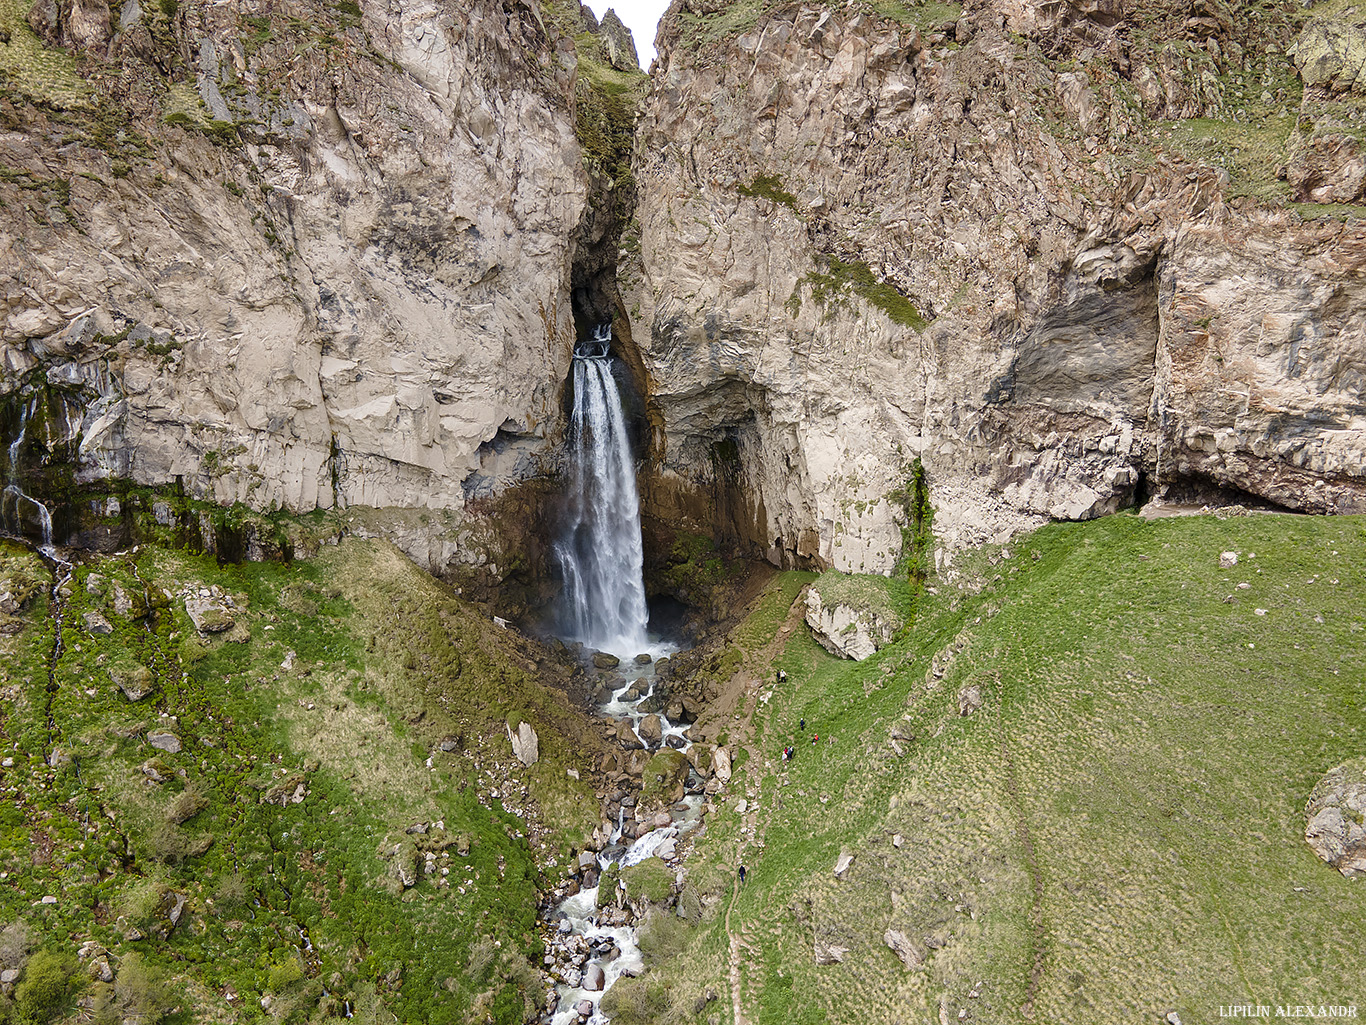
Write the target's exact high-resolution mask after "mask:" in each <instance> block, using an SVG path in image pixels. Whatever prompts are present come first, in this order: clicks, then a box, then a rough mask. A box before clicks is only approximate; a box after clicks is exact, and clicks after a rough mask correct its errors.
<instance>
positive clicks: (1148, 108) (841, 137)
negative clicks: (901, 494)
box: [631, 0, 1366, 571]
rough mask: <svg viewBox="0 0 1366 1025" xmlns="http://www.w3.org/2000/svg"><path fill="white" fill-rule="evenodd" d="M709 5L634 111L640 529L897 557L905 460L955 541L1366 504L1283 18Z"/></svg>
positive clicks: (687, 22) (1352, 296) (1349, 336)
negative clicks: (1152, 503) (1031, 530)
mask: <svg viewBox="0 0 1366 1025" xmlns="http://www.w3.org/2000/svg"><path fill="white" fill-rule="evenodd" d="M720 6H722V5H717V4H715V3H706V2H704V0H679V2H676V3H675V4H674V6H673V7H672V8H671V11H670V14H669V15H668V17H667V18H666V20H665V24H664V28H663V30H662V32H661V37H660V46H661V56H660V63H659V66H658V67H657V70H656V73H655V76H654V78H653V81H652V90H651V93H650V95H649V97H648V99H647V101H646V107H645V111H644V115H643V117H642V119H641V122H640V126H639V129H638V131H639V137H638V145H637V178H638V180H639V182H640V188H641V201H640V211H639V219H640V224H641V245H640V253H641V258H640V263H639V266H638V268H637V270H636V276H637V278H638V281H639V284H638V286H637V288H636V289H635V291H634V293H633V294H632V296H631V301H632V302H633V303H634V304H635V307H636V308H637V309H638V310H639V311H640V314H639V318H638V320H639V321H644V322H645V323H648V324H649V326H650V331H649V334H648V341H642V342H641V348H642V351H643V355H644V362H645V365H646V368H647V372H648V374H649V378H650V380H651V382H652V386H653V394H652V402H653V407H654V410H655V417H656V420H657V423H658V424H659V427H658V428H657V429H656V445H655V449H654V457H655V463H654V467H653V469H654V475H655V479H654V483H653V485H652V487H650V488H649V489H648V490H649V501H650V502H651V506H652V510H653V512H654V513H655V515H657V516H659V517H661V518H664V519H670V520H676V521H678V520H681V521H685V522H687V521H689V520H691V521H692V522H693V523H694V524H695V525H699V526H700V525H705V526H707V527H709V528H711V529H716V530H719V531H722V532H729V533H731V534H732V535H733V536H737V537H740V538H742V539H745V540H748V541H751V542H753V543H755V544H756V545H759V546H762V547H764V548H767V549H769V551H770V553H771V557H772V558H774V559H775V560H776V561H785V562H790V561H792V560H794V559H796V560H800V559H803V558H805V559H810V560H812V561H816V562H819V563H824V564H827V565H832V566H834V567H836V568H840V569H845V570H854V571H858V570H865V571H887V570H889V569H890V568H891V566H892V565H893V563H894V562H895V560H896V559H897V557H898V555H899V554H900V552H901V546H902V540H901V531H900V527H901V525H902V523H903V522H904V520H905V514H904V512H903V510H902V509H901V508H900V507H899V503H898V500H897V497H896V495H897V493H898V491H899V490H903V491H904V489H902V487H901V486H902V485H903V484H904V482H905V481H906V480H907V478H908V477H909V476H910V472H911V464H912V461H913V460H914V459H915V458H916V457H919V458H921V459H922V460H923V463H924V466H925V469H926V471H927V473H928V476H929V480H930V482H931V492H932V495H933V498H934V504H935V506H936V510H937V516H936V521H935V530H936V534H937V535H938V537H939V538H940V540H941V542H946V543H947V544H948V545H950V546H952V545H954V544H958V543H967V542H976V541H982V540H986V539H989V538H992V537H999V536H1001V535H1002V534H1004V533H1006V532H1009V531H1011V530H1013V529H1015V528H1018V527H1021V526H1025V525H1028V524H1031V523H1037V522H1040V521H1042V520H1043V519H1044V518H1046V517H1060V518H1086V517H1091V516H1096V515H1099V514H1102V513H1106V512H1109V511H1113V510H1115V509H1117V508H1119V507H1121V506H1123V505H1125V504H1127V503H1130V502H1132V501H1134V500H1135V498H1136V497H1137V496H1139V495H1141V494H1143V493H1144V492H1152V491H1160V490H1161V489H1164V488H1168V487H1172V486H1175V487H1178V488H1186V487H1189V486H1191V485H1202V486H1208V485H1217V486H1221V487H1227V488H1235V489H1239V490H1242V491H1246V492H1250V493H1252V494H1253V495H1256V496H1259V497H1261V498H1264V499H1266V500H1268V501H1270V502H1275V503H1279V504H1282V505H1286V506H1289V507H1291V508H1296V509H1303V510H1307V511H1359V510H1363V509H1366V480H1363V472H1364V471H1366V431H1363V427H1364V426H1366V406H1363V403H1362V398H1361V389H1362V370H1361V368H1362V365H1363V360H1366V337H1364V336H1363V324H1362V317H1361V313H1360V311H1361V310H1362V309H1363V308H1366V306H1363V302H1362V299H1363V295H1362V291H1361V290H1362V274H1361V271H1362V255H1363V252H1364V251H1366V250H1364V249H1363V241H1366V231H1363V230H1362V229H1360V228H1358V227H1355V226H1350V225H1346V226H1345V225H1343V224H1341V223H1339V222H1336V221H1317V222H1314V223H1304V222H1302V221H1301V219H1300V217H1299V216H1298V215H1297V214H1296V213H1295V212H1293V211H1291V210H1288V209H1285V201H1286V200H1287V199H1290V198H1293V196H1292V195H1291V190H1290V188H1289V186H1287V185H1282V184H1280V183H1279V182H1277V181H1276V178H1275V172H1276V170H1277V167H1276V163H1277V161H1278V160H1280V162H1281V163H1282V164H1284V162H1285V161H1286V160H1287V159H1288V150H1287V148H1286V147H1287V144H1286V143H1285V142H1284V135H1283V134H1277V133H1279V132H1280V131H1281V126H1282V125H1289V124H1292V123H1293V122H1294V119H1295V115H1296V101H1297V100H1298V93H1299V86H1298V83H1297V82H1296V81H1295V79H1294V73H1295V69H1294V66H1293V65H1292V64H1291V62H1290V59H1289V58H1288V57H1287V56H1286V55H1285V47H1286V46H1287V44H1288V43H1289V42H1290V41H1291V38H1292V37H1293V32H1294V31H1295V29H1294V27H1293V25H1292V26H1291V27H1290V28H1289V29H1287V28H1286V26H1287V25H1288V24H1291V21H1292V20H1293V19H1280V20H1277V19H1276V18H1268V19H1267V21H1266V23H1262V22H1259V21H1257V16H1256V15H1255V13H1248V12H1246V11H1243V12H1235V13H1234V14H1229V12H1227V11H1225V12H1224V13H1223V15H1221V16H1216V15H1218V12H1215V13H1213V14H1211V13H1209V12H1204V13H1201V12H1203V11H1204V8H1203V7H1202V8H1200V10H1194V9H1191V8H1188V7H1187V5H1180V8H1179V9H1177V8H1176V7H1175V6H1174V7H1173V8H1172V9H1171V10H1166V9H1165V8H1164V7H1163V6H1162V5H1152V6H1150V7H1148V8H1145V10H1144V12H1142V13H1138V14H1129V15H1127V16H1126V20H1124V21H1122V22H1121V21H1120V16H1119V8H1118V5H1107V4H1062V5H1059V4H1039V3H1034V2H1032V0H1002V2H999V3H975V4H970V5H969V6H968V7H967V8H965V9H964V11H963V13H962V15H961V17H960V16H956V15H955V16H954V17H951V18H947V19H945V20H944V21H942V22H932V21H924V20H921V21H920V23H919V24H917V23H916V20H917V18H922V19H923V18H925V17H928V14H927V13H926V12H927V11H928V9H924V10H921V9H917V8H913V7H907V8H906V17H905V18H903V19H902V20H899V21H898V20H894V19H893V18H889V17H883V16H880V15H878V14H877V13H875V12H873V11H871V10H863V9H860V8H858V7H846V8H844V9H841V10H839V11H830V10H826V9H824V8H820V7H815V6H812V7H802V6H774V7H773V8H771V9H769V10H766V11H764V12H763V13H760V14H758V15H757V16H756V17H754V18H752V19H751V21H750V22H749V23H746V24H742V25H740V26H739V29H738V31H735V32H732V33H731V34H726V32H725V31H724V29H723V25H722V14H721V13H718V8H719V7H720ZM936 10H937V9H936ZM1193 10H1194V13H1192V11H1193ZM1220 10H1222V8H1220ZM1286 10H1287V11H1288V10H1290V8H1289V6H1288V5H1287V8H1286ZM1296 17H1298V18H1299V19H1301V20H1302V19H1303V17H1304V16H1303V15H1297V16H1296ZM728 24H731V25H732V27H733V19H732V23H728ZM1051 57H1064V58H1077V59H1078V61H1077V65H1076V67H1077V68H1078V70H1064V67H1065V65H1056V64H1054V63H1053V62H1052V61H1051V60H1049V59H1048V58H1051ZM1263 83H1270V87H1269V88H1268V89H1267V90H1265V91H1264V89H1263ZM1270 89H1275V90H1276V91H1275V92H1274V93H1273V92H1272V91H1270ZM1305 102H1309V99H1308V98H1306V101H1305ZM1192 117H1204V118H1207V119H1208V120H1206V121H1202V122H1200V123H1199V127H1191V126H1187V125H1183V124H1175V125H1171V124H1161V123H1159V122H1158V121H1157V120H1156V119H1157V118H1192ZM1278 146H1279V147H1281V150H1280V155H1279V156H1278V155H1277V152H1276V147H1278ZM1237 147H1241V149H1239V148H1237ZM1280 171H1281V174H1282V177H1284V176H1285V175H1286V174H1287V173H1288V172H1286V171H1285V169H1284V167H1281V168H1280ZM635 334H636V337H637V338H639V339H645V338H646V337H647V336H646V332H645V331H644V330H643V325H642V324H640V323H637V326H636V332H635Z"/></svg>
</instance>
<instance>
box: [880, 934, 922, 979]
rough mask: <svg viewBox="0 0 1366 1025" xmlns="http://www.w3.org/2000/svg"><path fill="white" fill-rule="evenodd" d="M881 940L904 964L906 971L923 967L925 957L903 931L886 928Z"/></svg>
mask: <svg viewBox="0 0 1366 1025" xmlns="http://www.w3.org/2000/svg"><path fill="white" fill-rule="evenodd" d="M882 942H883V943H885V944H887V949H888V950H890V951H891V952H892V953H893V954H895V955H896V956H897V958H898V959H899V960H900V961H901V963H902V964H903V965H905V966H906V970H907V971H912V970H914V969H916V968H923V967H925V957H924V955H923V954H922V953H921V952H920V948H919V947H917V946H916V945H915V944H914V943H913V942H911V939H910V937H909V936H907V935H906V934H905V933H904V932H899V931H897V930H896V929H888V930H887V931H886V932H884V933H883V934H882Z"/></svg>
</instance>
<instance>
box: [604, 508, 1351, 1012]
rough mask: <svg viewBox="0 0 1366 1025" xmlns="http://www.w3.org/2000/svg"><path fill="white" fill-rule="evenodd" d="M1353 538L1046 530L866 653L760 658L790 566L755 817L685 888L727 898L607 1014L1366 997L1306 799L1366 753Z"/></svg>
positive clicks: (1179, 1006)
mask: <svg viewBox="0 0 1366 1025" xmlns="http://www.w3.org/2000/svg"><path fill="white" fill-rule="evenodd" d="M1364 542H1366V522H1364V521H1363V520H1362V519H1360V518H1351V517H1347V518H1337V519H1315V518H1305V517H1283V516H1250V517H1241V518H1231V519H1228V520H1218V519H1215V518H1212V517H1200V518H1185V519H1169V520H1161V521H1157V522H1145V521H1142V520H1140V519H1137V518H1135V517H1132V516H1117V517H1111V518H1108V519H1105V520H1102V521H1097V522H1093V523H1086V524H1059V525H1054V526H1051V527H1048V528H1046V529H1044V530H1041V531H1039V532H1038V533H1036V534H1035V535H1033V536H1032V537H1030V538H1028V539H1025V540H1023V541H1022V542H1021V543H1020V544H1018V545H1012V546H1011V549H1010V557H1009V558H1006V559H1001V558H1000V555H1001V552H1000V549H994V550H992V552H989V553H987V552H984V553H980V554H979V556H978V557H977V559H976V564H975V570H976V572H975V573H969V574H968V576H969V577H975V579H976V580H977V582H978V584H979V585H981V590H980V591H979V592H976V593H974V588H960V587H953V586H946V585H943V584H939V585H938V586H937V587H936V589H937V590H938V592H939V593H937V594H934V593H927V594H924V595H922V596H921V597H920V599H919V600H918V603H917V609H916V616H915V622H914V625H913V627H912V628H911V629H910V630H909V631H908V632H907V633H906V635H905V636H904V637H903V638H902V639H901V640H899V641H898V642H897V643H895V644H894V645H892V646H891V647H889V648H886V649H884V650H883V651H881V652H879V653H878V655H876V656H875V657H873V658H872V659H870V660H868V661H867V662H865V663H862V664H857V665H856V664H853V663H850V662H844V661H840V660H837V659H835V658H833V657H832V656H830V655H828V654H826V653H825V652H824V651H823V650H822V649H820V648H819V647H818V646H817V645H816V644H815V643H814V642H813V641H812V640H811V638H810V636H809V634H808V633H807V632H806V631H805V629H804V628H798V629H796V630H794V631H792V632H791V633H790V634H789V635H788V636H787V640H786V642H785V643H781V638H780V643H779V644H777V645H772V646H769V647H767V648H764V647H762V646H763V645H764V643H765V642H766V641H769V640H772V639H773V638H774V637H775V636H778V635H777V634H776V631H777V630H778V627H779V624H780V623H781V622H782V620H783V618H784V614H785V612H786V609H787V607H788V604H789V603H790V602H791V600H792V599H793V598H794V597H795V596H796V593H797V589H798V588H799V587H800V585H801V584H802V583H803V582H804V580H805V579H807V578H804V577H801V576H799V575H795V574H793V575H787V576H785V577H782V578H779V579H778V580H776V581H775V582H774V584H773V585H772V586H771V588H770V591H769V593H768V594H767V595H766V596H765V598H764V599H763V600H762V601H761V603H760V605H759V606H758V608H757V609H756V612H755V613H754V615H752V616H751V618H750V620H749V621H748V622H747V623H746V624H745V625H744V626H743V627H741V628H740V631H739V634H738V635H737V642H738V643H739V644H740V645H741V646H742V647H743V648H744V649H745V650H747V651H749V652H750V653H751V664H750V665H749V666H748V670H749V671H750V672H751V673H752V675H753V676H754V677H755V678H757V679H759V680H764V681H771V680H772V679H773V675H772V673H771V671H770V670H769V666H768V665H766V664H755V663H754V662H753V657H754V653H757V652H760V651H761V650H762V651H763V652H764V653H765V657H768V656H769V655H771V653H772V652H773V651H778V652H780V654H779V655H778V656H777V659H776V661H777V664H778V665H781V666H782V667H783V668H785V669H786V670H787V673H788V678H787V681H786V682H785V683H784V684H781V685H777V686H775V687H771V685H769V684H767V683H766V684H764V685H763V686H762V687H761V688H760V690H761V691H768V690H769V689H772V695H771V697H769V698H768V700H767V702H764V701H763V700H758V701H756V702H755V705H754V707H755V708H756V712H755V719H754V722H755V730H754V735H753V736H752V738H750V740H749V741H748V742H747V743H748V747H749V750H750V752H751V753H750V755H749V757H748V758H746V757H745V756H744V755H742V756H741V757H740V759H738V761H740V762H741V763H742V766H741V768H740V770H739V771H738V772H737V774H736V779H735V782H734V783H732V785H731V794H730V796H731V798H733V799H734V798H741V797H744V798H746V799H747V801H748V803H749V805H751V806H752V805H753V804H754V803H755V801H756V800H757V802H758V811H757V813H756V812H755V810H754V809H753V807H747V809H746V812H745V814H744V816H739V815H737V814H736V813H735V811H734V804H733V803H728V804H727V805H726V806H725V807H724V808H723V809H722V810H721V811H720V812H719V813H718V815H716V816H714V817H713V819H712V822H711V825H709V827H708V829H707V831H706V833H705V835H704V836H702V837H701V838H700V839H699V840H698V842H697V845H696V849H695V850H694V852H693V854H692V855H691V856H690V862H689V871H690V877H691V879H692V880H693V881H694V884H695V885H696V886H697V888H698V889H699V890H701V891H702V892H703V893H704V894H705V893H710V894H711V895H712V896H713V897H714V898H716V900H715V902H714V903H713V905H712V906H711V908H710V909H709V911H708V912H707V913H706V914H705V915H704V916H703V919H702V922H701V924H700V925H699V926H697V927H696V928H694V929H693V930H691V932H690V933H689V934H688V935H686V936H684V937H682V938H676V939H675V941H674V943H673V945H672V947H670V950H672V949H676V948H682V949H683V951H684V952H683V953H682V954H680V955H678V956H676V957H674V958H673V959H671V960H668V959H664V960H661V961H659V962H657V963H656V965H655V966H654V968H653V969H652V971H651V972H650V973H648V974H647V975H646V976H645V977H643V978H642V979H640V980H637V981H635V982H634V983H628V984H626V985H624V986H623V987H622V988H621V992H619V993H617V994H616V1002H617V1004H618V1006H619V1008H620V1009H621V1014H620V1016H619V1018H620V1021H621V1022H622V1023H623V1025H624V1023H626V1022H629V1021H631V1020H656V1021H658V1020H691V1019H692V1018H693V1016H694V1009H695V1008H698V1007H699V1006H702V1005H704V1009H702V1010H700V1011H698V1012H696V1013H697V1014H698V1016H699V1017H700V1018H701V1019H705V1018H706V1016H707V1015H719V1018H720V1020H721V1021H723V1022H724V1021H731V1020H733V1019H734V1018H735V1013H734V1011H735V1006H736V1003H737V1000H736V999H735V997H734V996H733V986H732V983H733V982H735V983H738V985H737V986H735V987H734V992H735V993H737V994H738V1005H739V1009H740V1012H741V1015H742V1017H743V1019H744V1020H745V1021H748V1022H760V1023H768V1022H773V1023H778V1022H782V1023H784V1025H791V1023H793V1022H898V1021H900V1022H933V1021H940V1020H943V1021H957V1020H960V1012H965V1017H964V1019H963V1020H973V1021H985V1022H1018V1021H1020V1020H1022V1019H1023V1018H1024V1017H1025V1016H1026V1015H1032V1017H1033V1020H1036V1021H1052V1022H1079V1023H1084V1022H1101V1021H1156V1020H1160V1019H1161V1018H1162V1017H1163V1016H1164V1015H1165V1014H1166V1013H1167V1012H1168V1011H1170V1010H1177V1011H1178V1012H1179V1014H1180V1015H1181V1017H1182V1020H1183V1021H1187V1022H1191V1021H1195V1022H1201V1021H1207V1020H1213V1019H1215V1018H1217V1016H1218V1007H1219V1006H1220V1005H1228V1004H1235V1003H1243V1002H1249V1001H1250V1002H1254V1003H1263V1004H1272V1005H1274V1004H1276V1003H1283V1004H1284V1003H1291V1004H1302V1003H1309V1002H1313V1003H1316V1004H1317V1003H1319V1002H1324V1003H1328V1002H1333V1001H1336V1002H1339V1003H1352V1002H1355V1001H1356V1000H1357V999H1358V998H1359V997H1360V995H1361V994H1362V993H1363V992H1366V990H1364V989H1363V983H1366V969H1363V967H1362V965H1361V962H1360V958H1359V957H1358V956H1357V952H1358V951H1359V950H1360V949H1361V945H1362V942H1363V940H1366V925H1363V921H1366V918H1364V917H1363V916H1364V914H1366V890H1363V889H1362V887H1361V884H1360V883H1359V882H1352V881H1349V880H1346V879H1344V878H1342V877H1341V876H1340V875H1339V874H1338V873H1337V872H1335V871H1333V870H1332V869H1330V868H1328V867H1327V866H1325V865H1323V864H1322V863H1320V862H1319V861H1318V860H1317V859H1316V858H1315V857H1314V856H1313V854H1312V853H1311V851H1310V850H1309V848H1308V847H1307V846H1306V844H1305V842H1304V838H1303V833H1304V824H1305V822H1304V811H1303V810H1304V804H1305V801H1306V799H1307V797H1308V795H1309V793H1310V791H1311V789H1312V788H1313V786H1314V784H1315V782H1316V781H1317V780H1318V779H1319V777H1320V776H1321V775H1322V774H1323V773H1324V772H1325V771H1326V770H1327V769H1329V768H1330V767H1332V766H1334V765H1336V764H1338V763H1340V762H1342V761H1343V760H1345V759H1347V758H1350V757H1353V756H1357V755H1360V754H1361V753H1362V748H1363V744H1366V712H1363V709H1362V701H1363V699H1362V692H1361V681H1362V679H1363V676H1364V675H1366V607H1364V606H1363V603H1362V602H1361V600H1360V596H1361V595H1362V594H1363V593H1366V543H1364ZM1226 550H1232V551H1237V552H1239V553H1240V559H1239V563H1238V565H1237V566H1236V567H1234V568H1233V569H1230V570H1221V569H1220V568H1219V556H1220V552H1221V551H1226ZM989 560H994V562H995V564H993V562H992V561H989ZM1239 583H1247V584H1248V585H1249V586H1248V587H1247V588H1246V589H1241V590H1240V589H1239V588H1238V586H1237V585H1238V584H1239ZM1229 598H1232V599H1233V600H1232V602H1229V601H1227V599H1229ZM1259 610H1262V611H1260V612H1259ZM972 687H976V688H977V689H978V692H979V693H980V696H981V699H982V706H981V707H980V708H979V709H978V710H976V711H975V712H972V713H971V714H968V715H962V714H960V708H961V706H960V695H962V694H963V693H964V692H965V691H966V690H968V689H969V688H972ZM758 696H759V697H762V694H760V695H758ZM801 717H805V718H806V719H807V730H806V735H804V736H798V735H797V723H798V721H799V719H800V718H801ZM816 732H818V733H819V734H820V737H821V742H820V744H819V745H817V746H815V747H813V746H812V745H811V743H810V734H812V733H816ZM912 738H913V739H912ZM794 742H795V743H796V745H797V757H796V760H795V761H794V762H792V763H790V764H788V763H784V762H782V760H781V758H780V752H781V749H782V748H783V746H784V745H786V744H788V743H794ZM750 823H752V826H753V832H752V833H744V832H742V829H743V827H744V826H745V825H747V824H750ZM842 852H847V853H850V854H853V855H855V860H854V862H853V865H852V867H851V868H850V869H849V871H848V872H847V873H846V875H845V877H844V878H843V879H839V880H837V879H836V878H835V877H834V874H833V871H832V869H833V867H834V865H835V863H836V860H837V858H838V857H839V855H840V854H841V853H842ZM741 862H742V863H744V864H746V865H747V866H748V868H749V870H750V876H749V882H748V884H747V885H746V886H745V887H744V888H743V889H742V890H736V889H734V888H733V885H732V878H733V871H734V866H735V865H736V864H737V863H741ZM727 912H728V915H727ZM727 920H728V922H729V932H727ZM888 930H894V931H897V932H900V933H902V934H903V935H904V936H905V937H906V938H907V939H908V940H909V941H910V945H911V950H910V954H909V956H910V958H911V960H912V961H913V962H914V961H916V960H918V961H919V962H920V965H921V966H920V967H912V968H909V969H908V968H907V967H905V966H904V965H903V963H902V962H901V961H900V960H898V958H897V957H896V956H895V955H894V954H893V952H892V951H891V950H890V949H889V948H888V946H887V945H886V943H885V942H884V934H885V933H886V932H887V931H888ZM818 946H822V947H824V948H826V949H827V950H828V949H829V948H830V947H835V948H843V953H842V954H841V955H840V956H842V957H843V963H841V964H831V965H818V964H816V963H815V957H814V952H815V950H816V948H817V947H818ZM732 966H733V967H732ZM732 971H733V972H734V974H733V975H732ZM709 990H710V993H711V994H712V995H715V997H716V998H717V999H716V1000H715V1001H713V1002H709V1003H708V1002H706V997H707V996H708V995H709V994H708V991H709ZM694 1001H701V1004H698V1003H694Z"/></svg>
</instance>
